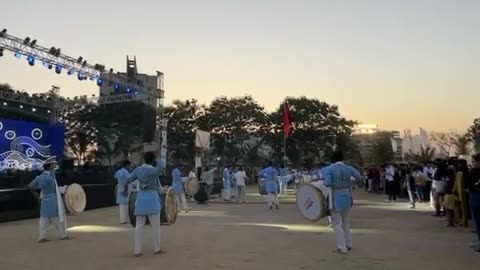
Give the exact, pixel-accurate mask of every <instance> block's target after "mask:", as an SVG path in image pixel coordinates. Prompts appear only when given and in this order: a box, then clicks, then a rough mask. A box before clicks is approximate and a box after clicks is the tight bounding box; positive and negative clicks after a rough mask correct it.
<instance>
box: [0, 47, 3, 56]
mask: <svg viewBox="0 0 480 270" xmlns="http://www.w3.org/2000/svg"><path fill="white" fill-rule="evenodd" d="M3 50H4V49H3V48H0V57H2V56H3Z"/></svg>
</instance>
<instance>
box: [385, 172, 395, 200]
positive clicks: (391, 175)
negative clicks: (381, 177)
mask: <svg viewBox="0 0 480 270" xmlns="http://www.w3.org/2000/svg"><path fill="white" fill-rule="evenodd" d="M385 185H386V188H387V194H388V201H390V202H391V201H392V199H393V200H394V201H396V200H397V191H396V186H395V185H396V183H395V167H393V165H392V164H387V166H386V167H385Z"/></svg>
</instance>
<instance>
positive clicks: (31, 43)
mask: <svg viewBox="0 0 480 270" xmlns="http://www.w3.org/2000/svg"><path fill="white" fill-rule="evenodd" d="M36 44H37V40H36V39H34V40H33V41H32V42H30V47H32V48H33V47H35V45H36Z"/></svg>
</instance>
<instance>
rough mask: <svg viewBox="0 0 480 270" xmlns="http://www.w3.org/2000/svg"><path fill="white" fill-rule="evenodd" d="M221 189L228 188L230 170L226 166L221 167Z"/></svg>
mask: <svg viewBox="0 0 480 270" xmlns="http://www.w3.org/2000/svg"><path fill="white" fill-rule="evenodd" d="M222 178H223V189H225V190H230V171H229V170H228V168H225V169H223V174H222Z"/></svg>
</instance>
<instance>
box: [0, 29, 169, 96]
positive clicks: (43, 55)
mask: <svg viewBox="0 0 480 270" xmlns="http://www.w3.org/2000/svg"><path fill="white" fill-rule="evenodd" d="M0 48H3V49H4V50H7V51H11V52H13V53H14V54H16V55H21V56H25V57H33V58H34V59H35V61H38V62H40V63H41V64H44V65H47V66H51V68H53V69H54V68H56V67H57V65H60V66H61V68H62V69H63V70H67V71H70V70H73V71H75V72H76V73H77V74H82V75H83V76H84V78H85V79H86V78H87V77H88V78H91V79H98V78H102V79H103V80H104V83H106V82H111V83H113V84H119V85H122V86H125V87H129V88H132V89H135V90H136V91H138V92H140V93H141V94H142V98H146V97H154V98H163V95H164V94H163V89H160V90H159V91H149V90H148V89H146V88H145V87H144V86H142V85H139V84H134V82H133V81H132V79H131V78H129V77H127V76H123V75H121V74H118V73H113V72H111V70H110V71H105V66H103V65H99V64H96V65H92V64H89V63H87V62H86V61H85V60H83V58H82V59H81V61H79V60H80V58H79V59H76V58H73V57H71V56H68V55H65V54H62V53H61V52H60V49H58V48H54V47H52V48H50V49H48V48H46V47H43V46H40V45H37V44H36V42H35V44H32V42H30V39H28V42H26V39H21V38H18V37H15V36H12V35H10V34H8V33H6V32H4V33H1V34H0ZM52 49H54V50H53V51H52ZM152 92H153V93H152ZM136 100H139V99H138V98H137V99H136Z"/></svg>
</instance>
